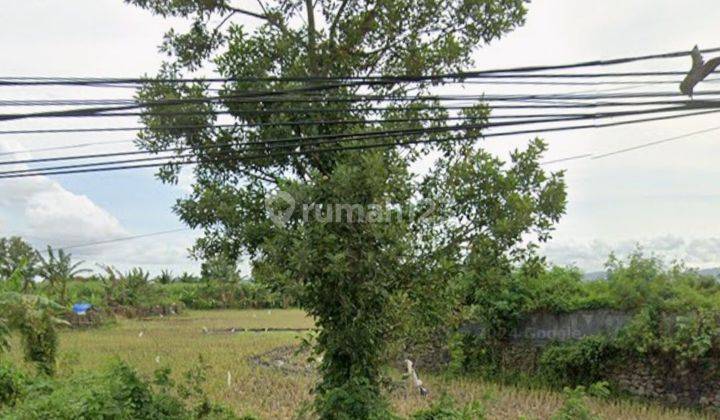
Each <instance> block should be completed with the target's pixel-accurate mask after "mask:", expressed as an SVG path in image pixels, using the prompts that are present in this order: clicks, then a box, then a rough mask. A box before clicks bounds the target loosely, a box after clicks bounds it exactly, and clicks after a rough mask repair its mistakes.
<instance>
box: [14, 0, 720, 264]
mask: <svg viewBox="0 0 720 420" xmlns="http://www.w3.org/2000/svg"><path fill="white" fill-rule="evenodd" d="M59 4H62V7H59ZM3 6H4V7H3V14H2V25H0V53H1V54H2V55H1V56H2V57H3V60H2V64H0V76H102V77H133V76H138V75H142V74H153V73H154V72H155V70H156V69H157V68H158V66H159V64H160V61H161V59H162V57H161V56H160V55H159V54H158V52H157V45H158V43H159V42H160V40H161V38H162V35H163V33H164V32H165V31H166V30H167V29H169V28H170V26H172V24H173V23H177V22H169V21H164V20H162V19H160V18H156V17H154V16H151V15H150V14H149V13H148V12H145V11H143V10H140V9H136V8H134V7H131V6H127V5H125V4H124V3H123V2H122V1H120V0H73V1H71V2H62V3H60V2H50V1H41V0H24V1H22V2H20V1H14V2H5V3H4V4H3ZM529 8H530V13H529V15H528V21H527V24H526V25H525V26H524V27H523V28H520V29H518V30H517V31H515V32H513V33H512V34H510V35H508V36H507V37H506V38H504V39H502V40H500V41H498V42H496V43H494V44H493V45H490V46H487V47H484V48H482V49H481V50H479V51H478V53H477V54H476V62H475V66H474V67H475V68H498V67H508V66H525V65H532V64H556V63H566V62H576V61H584V60H593V59H600V58H616V57H623V56H633V55H643V54H651V53H661V52H668V51H678V50H689V49H690V48H692V47H693V45H695V44H699V45H700V46H701V47H702V48H712V47H717V46H720V29H719V28H720V25H718V22H720V4H718V3H717V1H716V0H690V1H683V2H678V1H676V0H655V1H652V2H650V1H647V0H643V1H640V0H606V1H603V2H597V1H590V0H584V1H578V0H536V1H533V2H532V3H531V4H530V6H529ZM687 68H689V59H688V58H682V59H675V60H666V61H649V62H644V63H642V64H636V65H631V66H622V67H618V68H613V70H628V71H636V70H637V71H653V70H685V69H687ZM709 87H710V88H712V86H709ZM470 88H472V89H478V87H477V86H475V87H468V89H470ZM707 88H708V86H706V87H704V89H707ZM523 89H524V88H523V87H516V88H515V89H512V88H510V87H501V86H496V87H493V88H492V89H489V90H486V91H485V92H488V93H506V92H511V93H515V92H521V91H523ZM666 89H676V87H675V86H669V87H667V88H666ZM525 90H526V89H525ZM577 90H578V89H575V91H577ZM98 91H99V92H98ZM98 91H95V92H94V93H92V92H90V91H88V90H87V89H86V90H81V91H74V90H73V89H67V88H65V89H60V88H30V89H28V88H23V89H20V88H7V87H3V88H2V90H1V91H0V99H19V98H24V99H28V98H32V99H51V98H79V97H90V95H91V93H92V94H93V95H94V96H95V97H105V98H107V97H126V96H127V95H128V92H127V91H124V92H123V91H117V90H111V89H108V90H107V91H103V90H102V89H98ZM565 91H568V90H567V89H566V90H565ZM570 91H572V89H570ZM473 92H474V93H479V92H477V91H473ZM11 110H12V109H11V108H5V109H3V110H2V112H10V111H11ZM120 124H121V120H120V119H117V118H115V119H107V120H104V119H99V118H94V119H77V120H64V121H53V120H50V119H45V120H27V121H18V122H7V123H0V130H9V129H26V128H27V129H37V128H56V127H71V126H72V127H82V126H102V125H106V126H112V125H115V126H117V125H120ZM136 124H137V122H136V121H134V120H133V119H125V120H123V121H122V125H128V126H132V125H136ZM714 126H720V119H719V118H718V117H717V116H707V117H694V118H689V119H684V120H672V121H666V122H655V123H647V124H642V125H637V126H624V127H617V128H612V129H610V128H609V129H602V130H591V131H578V132H565V133H550V134H547V135H543V138H544V139H545V140H546V141H547V142H548V143H549V145H550V152H549V154H548V156H547V159H548V160H551V159H557V158H564V157H568V156H575V155H580V154H586V153H592V154H602V153H604V152H609V151H613V150H616V149H619V148H623V147H627V146H629V145H630V146H631V145H635V144H641V143H646V142H651V141H657V140H662V139H665V138H670V137H674V136H678V135H683V134H686V133H689V132H693V131H697V130H702V129H707V128H712V127H714ZM719 133H720V132H710V133H707V134H702V135H697V136H693V137H689V138H686V139H683V140H679V141H675V142H668V143H665V144H661V145H658V146H656V147H652V148H647V149H642V150H639V151H636V152H630V153H625V154H621V155H617V156H612V157H608V158H605V159H598V160H590V159H581V160H575V161H571V162H565V163H558V164H553V165H548V166H547V168H548V169H558V170H559V169H566V170H567V181H568V187H569V206H568V212H567V215H566V216H565V218H564V219H563V220H562V222H561V223H560V224H559V225H558V228H557V232H556V233H555V237H554V239H553V240H552V241H551V242H550V243H549V244H547V245H546V246H545V247H544V248H543V252H544V253H545V254H546V255H547V256H548V257H549V259H550V261H552V262H555V263H557V264H575V265H577V266H579V267H581V268H583V269H586V270H597V269H599V268H601V267H602V264H603V262H604V260H605V259H606V257H607V255H608V253H609V252H610V251H616V252H619V253H624V252H627V251H628V250H630V249H632V248H633V247H634V244H635V243H640V244H641V245H643V246H644V247H645V248H646V249H647V250H648V251H649V252H655V253H658V254H659V255H661V256H664V257H666V258H668V259H674V258H677V259H684V260H686V261H687V262H688V263H689V264H690V265H695V266H700V267H708V266H717V265H720V224H719V223H718V222H717V214H718V211H719V210H720V182H718V181H719V180H720V167H719V165H718V163H717V161H718V159H717V157H718V151H720V143H718V139H719V138H718V136H720V134H719ZM528 138H529V136H521V137H514V138H497V139H488V140H486V141H485V144H484V146H485V147H487V148H488V149H489V150H491V151H493V152H495V153H498V154H499V155H503V156H506V154H507V152H508V151H509V150H511V149H513V148H515V147H522V146H523V145H524V144H525V143H526V142H527V140H528ZM131 139H132V134H130V133H125V134H122V133H114V134H98V133H87V134H77V133H75V134H67V135H55V134H53V135H22V136H19V135H17V136H0V154H1V153H6V152H8V151H13V152H22V151H23V150H26V149H35V148H43V147H51V146H57V145H64V144H77V143H82V142H85V141H88V142H90V141H92V142H98V141H102V142H105V141H107V142H108V145H106V146H103V147H102V148H97V147H96V148H87V149H79V150H82V151H95V152H97V151H100V150H102V151H115V150H127V148H128V147H130V146H129V145H128V144H123V143H117V142H118V141H120V140H131ZM56 153H57V154H60V153H67V151H64V152H56ZM52 155H53V153H48V152H44V153H42V155H40V154H37V153H36V154H31V153H18V154H17V155H16V157H28V158H29V157H40V156H43V157H44V156H52ZM10 157H12V156H7V155H3V156H0V160H6V159H7V158H10ZM185 188H187V185H179V186H176V187H175V186H167V185H162V184H161V183H159V182H158V181H157V180H156V179H155V178H154V177H153V172H152V171H151V170H138V171H125V172H109V173H95V174H90V175H71V176H57V177H53V178H21V179H11V180H0V236H8V235H21V236H24V237H25V238H27V239H28V240H29V241H31V242H32V243H33V244H34V245H35V246H38V247H44V245H45V244H51V245H53V246H72V245H77V244H84V243H88V242H95V241H104V240H111V239H115V238H121V237H125V236H128V235H141V234H145V233H149V232H157V231H167V230H173V229H178V228H182V227H183V226H182V224H181V223H180V222H179V221H178V220H177V218H176V216H174V215H173V214H172V212H171V206H172V204H173V203H174V201H175V199H177V198H178V197H180V196H182V194H184V192H185V191H186V190H185ZM193 238H194V234H193V233H192V232H188V231H182V232H176V233H172V234H167V235H163V236H157V237H153V238H147V239H140V240H136V241H129V242H123V243H115V244H107V245H101V246H94V247H86V248H77V249H74V250H73V253H74V255H76V256H77V257H80V258H82V259H85V260H87V261H88V263H89V265H92V264H95V263H108V264H113V265H116V266H118V267H120V268H127V267H129V266H133V265H142V266H145V267H147V268H150V269H152V270H153V271H158V270H159V269H162V268H171V269H173V270H174V271H175V272H177V273H179V272H181V271H183V270H193V271H194V270H196V269H197V264H196V263H194V262H193V261H191V260H189V259H188V256H187V252H186V250H187V248H188V247H189V246H190V245H191V244H192V242H193Z"/></svg>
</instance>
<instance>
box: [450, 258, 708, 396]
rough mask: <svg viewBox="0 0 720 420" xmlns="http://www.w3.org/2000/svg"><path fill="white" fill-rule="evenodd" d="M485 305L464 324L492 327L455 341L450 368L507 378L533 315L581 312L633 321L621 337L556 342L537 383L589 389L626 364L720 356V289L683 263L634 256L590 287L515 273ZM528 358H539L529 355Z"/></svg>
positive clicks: (567, 275) (568, 276)
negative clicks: (511, 356) (513, 346)
mask: <svg viewBox="0 0 720 420" xmlns="http://www.w3.org/2000/svg"><path fill="white" fill-rule="evenodd" d="M483 290H484V296H483V301H482V302H483V303H482V304H481V305H476V306H473V307H472V309H473V310H472V311H471V312H468V313H467V314H466V315H465V316H464V318H465V319H467V320H471V321H474V322H479V323H480V324H481V325H484V326H487V328H485V334H484V335H483V336H480V337H477V336H472V335H466V336H465V337H464V338H462V340H464V341H465V343H467V344H466V346H465V348H461V346H458V344H457V343H458V340H459V339H458V338H457V337H455V338H454V340H453V341H452V342H451V345H450V347H449V349H450V350H451V351H452V354H453V359H452V361H451V363H452V364H453V366H454V369H455V370H456V371H457V370H458V367H457V365H458V364H459V363H462V364H463V368H464V369H465V370H479V371H482V372H484V373H486V374H490V375H499V376H501V377H510V378H512V376H513V375H514V374H515V372H505V371H504V370H505V369H506V368H510V370H512V368H513V367H512V366H503V365H502V364H501V360H502V357H501V356H502V355H503V354H505V352H506V351H507V350H508V348H509V346H508V340H509V336H508V334H509V333H510V332H512V331H513V330H514V328H515V327H516V326H517V325H518V324H519V323H520V322H522V321H523V320H526V319H528V317H529V316H530V315H532V314H535V313H555V314H561V313H569V312H573V311H578V310H590V309H608V310H616V311H625V312H627V313H629V314H632V318H631V320H630V322H629V323H628V324H626V325H625V326H624V327H623V328H622V329H621V330H620V331H619V332H618V334H616V335H612V336H594V337H585V338H583V339H580V340H575V341H566V342H558V343H552V344H550V345H548V346H546V347H545V348H544V349H543V350H542V352H541V354H540V355H539V358H538V360H537V369H538V371H537V372H528V373H530V374H532V375H534V376H535V382H538V379H539V382H545V383H549V384H550V385H552V386H563V385H578V384H580V385H587V384H590V383H593V382H595V381H597V380H600V379H603V378H604V377H605V375H606V374H607V373H608V372H610V370H611V368H612V367H613V366H619V365H621V364H622V363H623V362H624V361H626V360H627V359H633V358H636V359H637V358H639V359H642V358H646V357H654V358H660V359H661V360H663V361H664V362H666V363H668V364H671V365H673V366H680V367H681V366H683V365H686V364H698V363H702V362H703V361H707V360H709V358H713V357H715V355H717V354H718V351H720V327H718V325H720V284H719V283H718V282H717V280H716V279H714V278H711V277H705V276H702V275H700V274H698V272H697V271H694V270H688V269H687V268H686V267H684V266H683V265H682V264H677V263H676V264H673V265H671V266H669V267H667V266H665V265H664V264H663V263H662V261H660V260H659V259H657V258H654V257H646V256H644V255H643V253H642V251H641V250H639V249H638V250H636V251H635V252H633V253H632V254H630V255H629V256H628V257H627V258H626V259H619V258H617V257H615V256H613V255H611V256H610V257H609V260H608V264H607V277H606V278H605V279H599V280H593V281H588V280H584V279H583V278H582V274H581V273H580V272H579V271H578V270H577V269H574V268H560V267H553V268H550V269H545V270H542V271H540V272H537V273H528V272H527V271H526V270H523V268H522V267H521V268H519V269H516V270H514V271H513V272H512V274H511V275H509V276H504V277H501V278H499V280H498V281H497V282H495V283H494V287H493V288H490V287H487V285H486V287H485V288H483ZM527 357H528V358H532V357H534V356H532V355H530V354H528V355H527Z"/></svg>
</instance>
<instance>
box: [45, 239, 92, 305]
mask: <svg viewBox="0 0 720 420" xmlns="http://www.w3.org/2000/svg"><path fill="white" fill-rule="evenodd" d="M47 254H48V255H47V257H43V256H42V255H41V256H40V266H39V267H38V274H39V275H40V277H42V279H43V280H45V281H47V282H48V284H49V285H50V288H51V289H52V290H53V292H55V293H57V295H58V301H59V302H60V304H63V305H64V304H66V303H67V284H68V281H70V280H73V279H74V278H75V277H77V276H78V275H80V274H82V273H88V272H90V270H88V269H86V268H80V266H82V265H83V264H84V263H85V262H84V261H78V262H76V263H75V264H73V263H72V255H71V254H69V253H66V252H65V250H63V249H59V250H57V253H55V252H53V249H52V247H51V246H49V245H48V247H47Z"/></svg>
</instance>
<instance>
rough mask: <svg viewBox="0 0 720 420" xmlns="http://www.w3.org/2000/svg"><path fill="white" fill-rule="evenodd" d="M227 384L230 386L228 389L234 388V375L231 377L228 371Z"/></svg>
mask: <svg viewBox="0 0 720 420" xmlns="http://www.w3.org/2000/svg"><path fill="white" fill-rule="evenodd" d="M227 384H228V387H232V375H230V371H229V370H228V373H227Z"/></svg>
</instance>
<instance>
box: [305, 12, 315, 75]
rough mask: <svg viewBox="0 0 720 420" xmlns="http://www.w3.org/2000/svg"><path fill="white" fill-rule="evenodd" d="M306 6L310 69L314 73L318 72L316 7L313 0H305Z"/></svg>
mask: <svg viewBox="0 0 720 420" xmlns="http://www.w3.org/2000/svg"><path fill="white" fill-rule="evenodd" d="M305 8H306V9H307V19H308V23H307V24H308V29H307V31H308V59H309V60H310V71H311V72H312V73H316V72H317V60H316V58H317V57H316V55H315V48H316V46H317V45H316V40H315V9H314V6H313V2H312V0H305Z"/></svg>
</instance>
